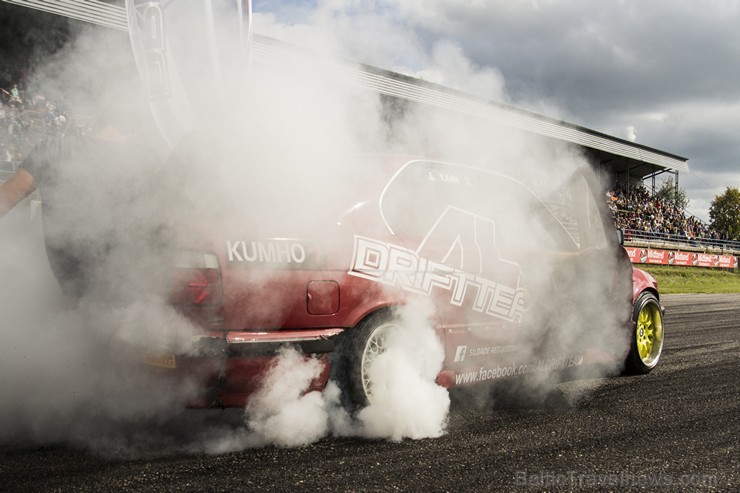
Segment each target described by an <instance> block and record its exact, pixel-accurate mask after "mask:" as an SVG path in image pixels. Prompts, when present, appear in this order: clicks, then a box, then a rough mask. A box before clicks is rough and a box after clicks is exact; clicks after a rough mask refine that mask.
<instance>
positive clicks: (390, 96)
mask: <svg viewBox="0 0 740 493" xmlns="http://www.w3.org/2000/svg"><path fill="white" fill-rule="evenodd" d="M4 1H7V2H9V3H14V4H18V5H22V6H25V7H29V8H33V9H39V10H43V11H46V12H51V13H54V14H58V15H63V16H66V17H69V18H73V19H77V20H80V21H84V22H89V23H94V24H97V25H100V26H105V27H107V28H111V29H115V30H120V31H127V30H128V17H127V12H126V10H125V7H124V6H123V5H122V2H102V1H97V0H4ZM156 4H158V2H157V1H151V2H147V5H156ZM242 14H244V13H242ZM243 20H244V23H245V25H246V24H247V22H248V20H247V19H243ZM248 29H251V24H250V26H249V28H248ZM211 35H212V34H211ZM250 40H251V43H250V45H249V52H248V53H247V56H249V57H251V61H252V63H253V65H254V66H256V67H259V66H262V67H271V68H278V69H288V70H300V71H302V72H305V73H307V74H310V75H313V76H316V77H320V78H325V79H328V80H331V81H333V82H336V83H346V84H349V85H351V86H353V87H356V88H358V89H362V90H368V91H372V92H374V93H377V94H380V95H381V96H382V98H383V101H384V103H385V104H386V105H387V106H388V107H389V108H392V110H393V111H399V108H401V111H403V108H404V107H405V106H406V105H428V106H431V107H434V108H438V109H440V110H442V111H451V112H455V113H456V114H460V115H465V116H467V117H469V118H473V119H478V120H480V121H481V122H487V123H488V124H493V125H502V126H505V127H508V128H513V129H517V130H519V131H523V132H527V133H530V134H535V135H537V136H539V137H541V138H544V139H554V140H556V141H560V142H565V143H568V144H570V145H574V146H577V147H578V148H580V149H581V150H582V153H583V154H584V155H586V156H587V157H588V159H589V160H590V161H591V162H592V163H593V165H594V166H595V167H596V168H598V169H599V170H600V171H602V172H603V174H604V175H605V176H607V177H608V178H607V179H608V186H609V187H611V186H614V188H618V189H621V190H624V192H625V193H626V194H629V193H630V192H631V191H633V190H636V189H638V188H640V187H641V186H642V185H643V183H645V182H646V181H647V182H651V183H652V189H653V191H654V189H655V180H656V177H658V176H660V175H662V174H665V173H668V174H671V175H673V176H674V180H675V183H676V185H678V178H679V174H680V173H681V172H688V171H689V166H688V159H687V158H685V157H681V156H677V155H675V154H672V153H669V152H666V151H662V150H658V149H654V148H651V147H648V146H645V145H641V144H637V143H635V142H630V141H627V140H624V139H620V138H617V137H614V136H610V135H607V134H604V133H601V132H598V131H595V130H591V129H588V128H585V127H581V126H578V125H574V124H571V123H568V122H564V121H561V120H556V119H553V118H549V117H546V116H543V115H540V114H536V113H533V112H530V111H526V110H523V109H520V108H516V107H513V106H509V105H504V104H501V103H498V102H494V101H489V100H485V99H482V98H478V97H475V96H472V95H470V94H466V93H463V92H460V91H457V90H453V89H450V88H447V87H443V86H440V85H437V84H433V83H429V82H426V81H423V80H420V79H416V78H413V77H408V76H405V75H401V74H398V73H394V72H391V71H388V70H384V69H380V68H377V67H372V66H368V65H362V64H357V63H350V62H347V61H343V60H338V59H335V58H330V57H326V56H323V55H321V54H317V53H314V52H309V51H307V50H304V49H299V48H297V47H295V46H292V45H288V44H286V43H284V42H281V41H279V40H275V39H272V38H268V37H265V36H260V35H257V34H251V31H250ZM624 214H625V211H622V212H619V211H618V210H617V211H615V219H616V220H617V223H618V224H619V225H620V226H622V227H623V228H624V229H625V231H626V236H625V238H626V243H627V244H634V245H636V246H640V245H646V246H659V247H665V248H671V249H692V250H697V251H717V250H718V251H722V252H724V251H733V252H740V245H737V244H735V243H737V242H735V243H731V242H725V241H722V240H721V239H720V238H715V237H712V235H711V234H709V232H708V231H705V228H704V227H703V226H702V228H701V232H700V234H697V233H696V231H693V232H688V231H686V230H685V228H684V229H681V230H680V231H679V230H678V229H676V230H668V231H657V230H653V229H651V228H647V229H645V228H644V227H632V225H630V224H627V223H626V222H623V223H621V224H620V223H619V220H620V217H621V216H623V215H624ZM681 215H682V216H684V219H686V218H687V216H685V214H684V213H683V212H681ZM642 226H644V225H642Z"/></svg>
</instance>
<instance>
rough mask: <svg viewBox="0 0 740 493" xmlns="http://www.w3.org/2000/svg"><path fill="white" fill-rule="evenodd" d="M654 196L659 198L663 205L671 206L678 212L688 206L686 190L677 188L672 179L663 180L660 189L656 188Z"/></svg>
mask: <svg viewBox="0 0 740 493" xmlns="http://www.w3.org/2000/svg"><path fill="white" fill-rule="evenodd" d="M655 195H656V196H657V197H660V200H661V201H662V202H663V203H664V204H671V205H673V206H674V207H676V208H678V209H680V210H685V209H686V207H688V206H689V198H688V197H687V196H686V190H684V189H683V188H681V186H677V185H676V180H675V179H674V178H668V179H667V180H664V181H663V183H661V184H660V187H658V190H657V191H656V192H655Z"/></svg>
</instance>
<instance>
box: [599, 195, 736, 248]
mask: <svg viewBox="0 0 740 493" xmlns="http://www.w3.org/2000/svg"><path fill="white" fill-rule="evenodd" d="M606 196H607V197H606V198H607V202H608V204H609V208H610V209H611V211H612V216H613V217H614V220H615V223H616V225H617V227H618V228H620V229H623V230H625V231H627V232H628V234H629V230H634V231H637V232H640V233H646V234H656V233H657V234H658V235H661V236H663V235H667V236H668V237H669V238H670V239H674V240H686V241H689V242H697V241H701V240H704V239H707V240H721V239H722V236H721V235H720V234H718V233H717V232H716V231H715V230H714V229H713V228H712V227H711V226H709V225H708V224H706V223H704V222H703V221H701V220H700V219H697V218H696V217H694V216H692V215H690V214H687V213H686V212H684V211H683V210H681V209H679V208H678V207H676V206H675V205H673V204H672V203H670V202H667V201H664V200H663V199H661V197H659V196H657V195H651V194H650V192H649V191H648V190H647V189H646V188H645V187H643V186H637V187H632V188H630V189H629V192H627V191H625V190H624V189H623V188H621V187H616V188H615V189H613V190H610V191H608V192H607V194H606ZM664 237H665V236H664Z"/></svg>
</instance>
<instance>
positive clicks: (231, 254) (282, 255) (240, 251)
mask: <svg viewBox="0 0 740 493" xmlns="http://www.w3.org/2000/svg"><path fill="white" fill-rule="evenodd" d="M226 253H227V259H228V261H229V262H248V263H254V262H260V263H273V264H274V263H282V264H289V263H296V264H302V263H304V262H305V261H306V249H305V247H304V246H303V245H302V244H300V243H297V242H289V241H244V240H237V241H230V240H229V241H227V242H226Z"/></svg>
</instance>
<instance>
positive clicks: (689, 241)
mask: <svg viewBox="0 0 740 493" xmlns="http://www.w3.org/2000/svg"><path fill="white" fill-rule="evenodd" d="M624 241H625V242H627V243H630V242H631V243H648V244H650V245H653V246H657V247H667V248H669V249H672V250H692V249H695V250H719V253H720V254H723V253H726V252H727V253H735V252H740V241H730V240H717V239H714V238H696V237H688V236H686V235H672V234H667V233H654V232H652V231H641V230H639V229H625V230H624ZM650 245H647V246H650Z"/></svg>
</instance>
